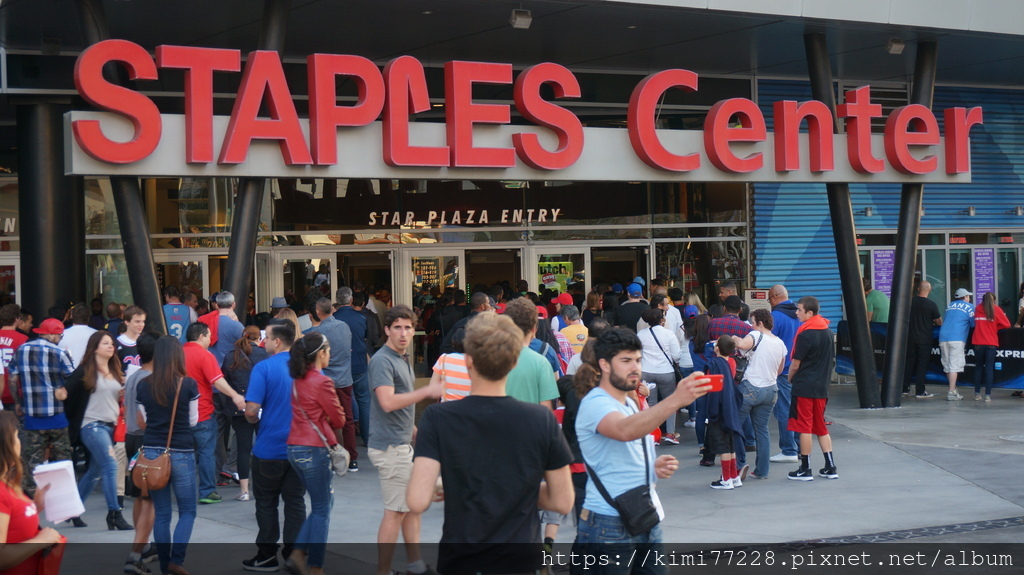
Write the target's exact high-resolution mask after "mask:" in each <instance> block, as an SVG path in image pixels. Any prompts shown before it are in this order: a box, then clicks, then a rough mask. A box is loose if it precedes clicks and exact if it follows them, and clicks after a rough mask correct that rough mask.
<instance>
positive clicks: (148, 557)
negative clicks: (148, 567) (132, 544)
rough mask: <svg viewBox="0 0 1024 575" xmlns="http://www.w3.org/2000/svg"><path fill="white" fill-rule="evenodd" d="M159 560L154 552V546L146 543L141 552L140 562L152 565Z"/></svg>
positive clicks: (158, 556)
mask: <svg viewBox="0 0 1024 575" xmlns="http://www.w3.org/2000/svg"><path fill="white" fill-rule="evenodd" d="M159 558H160V554H159V553H157V552H156V545H153V544H152V543H147V544H146V547H145V548H144V549H143V550H142V562H143V563H152V562H154V561H156V560H157V559H159Z"/></svg>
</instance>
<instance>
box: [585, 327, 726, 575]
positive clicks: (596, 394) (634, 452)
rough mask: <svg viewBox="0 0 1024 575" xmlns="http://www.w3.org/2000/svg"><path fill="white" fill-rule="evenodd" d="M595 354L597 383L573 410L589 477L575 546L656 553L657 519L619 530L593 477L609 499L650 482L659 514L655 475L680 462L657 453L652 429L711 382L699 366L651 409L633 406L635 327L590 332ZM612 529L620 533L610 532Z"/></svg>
mask: <svg viewBox="0 0 1024 575" xmlns="http://www.w3.org/2000/svg"><path fill="white" fill-rule="evenodd" d="M594 356H595V357H596V358H597V365H594V366H593V367H594V368H596V369H597V370H598V371H599V372H600V373H601V379H600V383H599V384H598V386H597V387H595V388H594V389H592V390H590V392H589V393H588V394H587V395H586V396H585V397H584V398H583V401H582V402H581V403H580V408H579V412H578V413H577V415H576V437H577V439H578V440H579V444H580V450H581V451H582V453H583V460H584V461H585V462H586V464H587V466H588V467H589V468H590V471H591V477H590V481H588V482H587V493H586V497H585V499H584V501H583V512H582V513H580V521H579V525H578V527H577V529H576V542H575V543H574V544H573V553H578V554H581V555H583V554H607V553H612V554H619V555H622V556H631V555H632V554H634V553H636V554H638V555H640V556H646V555H647V554H648V553H650V552H652V551H653V552H655V553H661V551H662V545H661V528H660V527H659V526H658V525H655V526H654V527H653V528H651V529H650V531H647V532H646V533H640V534H635V535H631V534H630V533H629V532H628V531H626V530H625V526H624V525H623V522H622V520H621V519H620V518H619V512H618V511H617V510H616V509H615V508H614V507H613V506H612V505H611V503H610V502H609V501H608V500H607V499H606V498H605V497H604V496H603V495H602V494H601V491H600V489H599V488H598V487H597V485H596V482H597V481H600V482H601V484H602V485H603V486H604V488H605V490H606V491H607V492H608V495H609V496H610V497H611V498H612V499H614V498H615V497H618V496H619V495H622V494H623V493H625V492H626V491H629V490H630V489H633V488H635V487H640V486H642V485H644V484H649V485H651V497H652V499H653V500H654V505H655V507H656V508H657V509H658V514H659V516H661V517H664V515H665V514H664V511H663V510H662V509H661V503H660V502H659V501H658V497H657V493H656V492H655V491H654V482H655V481H656V478H661V479H666V478H668V477H671V476H672V474H673V473H675V470H676V469H677V468H678V467H679V461H678V460H677V459H676V458H675V457H673V456H671V455H662V456H660V457H656V456H655V453H654V444H653V441H651V440H650V439H649V437H650V433H651V432H652V431H654V430H655V429H657V428H658V426H659V425H661V424H662V423H663V422H664V421H665V420H666V419H668V418H669V417H675V414H676V412H677V411H679V409H680V408H682V407H685V406H687V405H689V404H690V403H692V402H693V400H695V399H696V398H698V397H700V396H702V395H704V394H705V393H707V391H708V389H709V388H710V386H708V385H706V384H707V382H708V380H707V379H706V378H704V374H703V373H701V372H699V371H698V372H695V373H694V374H692V375H690V376H688V377H686V378H685V379H683V380H682V381H680V382H679V385H678V386H677V387H676V391H675V392H673V393H672V395H670V396H668V397H666V398H664V399H662V400H661V401H659V402H658V403H657V404H656V405H654V406H653V407H651V408H650V409H646V410H644V411H638V410H637V406H636V404H635V403H634V402H633V400H632V399H630V398H629V397H628V395H627V394H628V393H629V392H631V391H634V390H636V388H637V386H638V385H640V374H641V372H642V371H643V369H642V367H641V365H640V363H641V359H642V357H643V344H641V343H640V340H639V339H638V338H637V336H636V334H635V333H633V332H631V331H629V330H627V329H624V328H613V329H608V330H605V331H603V332H601V333H600V334H599V335H598V336H597V337H596V338H595V340H594ZM645 461H646V463H647V464H646V466H645V465H644V463H645ZM611 533H621V534H622V535H621V536H619V537H614V536H611V535H610V534H611ZM612 546H613V547H614V550H612V548H613V547H612ZM593 556H597V555H593ZM648 567H649V568H648V569H646V570H645V572H647V573H667V572H668V569H667V568H665V567H662V566H657V565H655V566H648ZM592 569H594V570H595V572H596V573H606V572H611V571H612V570H614V569H621V568H620V567H615V566H614V565H608V566H604V567H602V566H595V567H592Z"/></svg>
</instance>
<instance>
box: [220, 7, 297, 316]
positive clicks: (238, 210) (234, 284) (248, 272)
mask: <svg viewBox="0 0 1024 575" xmlns="http://www.w3.org/2000/svg"><path fill="white" fill-rule="evenodd" d="M289 3H290V0H265V2H264V4H263V20H262V23H261V27H260V42H259V47H260V50H275V51H277V52H283V51H284V39H285V32H286V30H287V28H288V11H289V9H290V6H289ZM265 187H266V180H265V179H264V178H242V179H240V180H239V182H238V190H237V192H236V194H235V209H234V214H233V216H232V218H231V243H230V245H229V248H228V261H227V266H226V268H225V270H224V283H223V285H222V289H224V290H226V291H229V292H231V293H232V294H234V296H235V301H236V302H239V305H238V307H237V308H236V310H235V311H236V313H237V314H238V315H239V317H241V316H242V315H244V314H245V311H246V306H245V300H246V297H247V296H248V294H249V282H250V280H251V279H252V270H253V264H254V262H255V259H256V237H257V234H258V233H259V226H260V212H261V211H262V210H263V189H264V188H265Z"/></svg>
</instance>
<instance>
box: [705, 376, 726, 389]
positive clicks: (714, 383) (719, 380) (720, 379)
mask: <svg viewBox="0 0 1024 575" xmlns="http://www.w3.org/2000/svg"><path fill="white" fill-rule="evenodd" d="M704 377H706V378H708V379H710V380H711V389H710V390H708V393H711V392H712V391H722V386H723V385H725V376H724V375H722V374H720V373H718V374H714V375H705V376H704Z"/></svg>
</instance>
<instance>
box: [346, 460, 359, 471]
mask: <svg viewBox="0 0 1024 575" xmlns="http://www.w3.org/2000/svg"><path fill="white" fill-rule="evenodd" d="M348 470H349V471H359V462H358V461H356V460H352V462H351V463H349V464H348Z"/></svg>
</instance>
